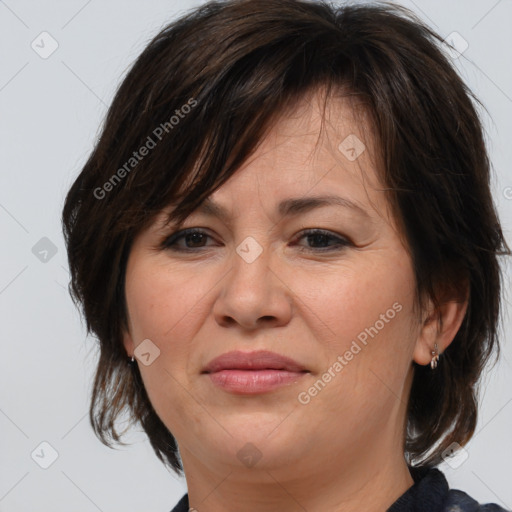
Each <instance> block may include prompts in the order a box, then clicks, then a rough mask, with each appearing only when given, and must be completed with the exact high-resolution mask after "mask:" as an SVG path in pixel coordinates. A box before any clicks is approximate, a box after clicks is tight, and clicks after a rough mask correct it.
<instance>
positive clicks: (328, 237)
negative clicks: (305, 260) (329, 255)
mask: <svg viewBox="0 0 512 512" xmlns="http://www.w3.org/2000/svg"><path fill="white" fill-rule="evenodd" d="M304 238H305V239H307V240H308V242H309V243H312V244H313V245H320V246H323V247H306V248H303V249H301V250H306V251H312V252H327V251H336V250H341V249H343V248H344V247H346V246H349V245H352V244H351V242H349V241H348V240H347V239H345V238H342V237H340V236H337V235H334V234H333V233H331V232H329V231H324V230H322V229H308V230H306V231H304V232H303V233H302V235H301V236H300V237H299V238H298V240H302V239H304ZM329 242H334V243H331V244H329Z"/></svg>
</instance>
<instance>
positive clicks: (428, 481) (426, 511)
mask: <svg viewBox="0 0 512 512" xmlns="http://www.w3.org/2000/svg"><path fill="white" fill-rule="evenodd" d="M409 471H410V473H411V476H412V478H413V480H414V485H412V486H411V487H409V489H407V491H405V493H404V494H402V496H400V497H399V498H398V499H397V500H396V501H395V502H394V503H393V505H391V507H389V508H388V509H387V511H386V512H510V511H507V510H505V509H504V508H502V507H500V506H499V505H495V504H486V505H479V504H478V503H477V502H476V501H475V500H474V499H473V498H471V497H470V496H468V495H467V494H466V493H465V492H463V491H459V490H457V489H449V487H448V482H447V481H446V478H445V476H444V475H443V473H441V471H439V470H438V469H436V468H409ZM188 509H189V505H188V494H185V496H183V498H181V500H180V501H179V503H178V504H177V505H176V507H175V508H173V509H172V511H171V512H188ZM199 512H208V511H207V510H200V511H199Z"/></svg>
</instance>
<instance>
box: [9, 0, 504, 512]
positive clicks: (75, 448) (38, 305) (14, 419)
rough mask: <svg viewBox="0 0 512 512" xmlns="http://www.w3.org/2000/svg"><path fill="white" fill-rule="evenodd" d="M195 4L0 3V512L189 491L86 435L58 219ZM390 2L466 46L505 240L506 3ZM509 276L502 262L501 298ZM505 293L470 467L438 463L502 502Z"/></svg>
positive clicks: (130, 451)
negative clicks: (160, 40) (149, 62)
mask: <svg viewBox="0 0 512 512" xmlns="http://www.w3.org/2000/svg"><path fill="white" fill-rule="evenodd" d="M256 1H257V0H256ZM200 3H202V2H197V1H186V0H183V1H165V0H150V1H146V2H142V1H139V2H135V1H133V0H132V1H127V0H108V1H100V0H89V1H87V0H67V1H64V0H61V1H59V0H47V1H35V0H32V1H27V0H5V1H0V52H1V53H0V59H1V60H0V108H1V110H0V112H1V115H0V141H1V142H0V157H1V160H0V166H1V172H0V176H1V182H0V223H1V235H2V244H1V245H0V257H1V268H0V311H1V323H0V329H1V352H2V353H1V357H0V386H1V387H0V389H1V394H0V433H1V435H0V511H2V512H15V511H16V512H18V511H27V510H39V511H52V512H69V511H70V510H73V511H75V512H94V511H98V510H100V511H104V512H106V511H123V512H135V511H142V510H144V511H145V512H150V511H151V512H168V511H169V510H170V509H171V508H172V507H173V505H174V504H175V503H176V502H177V501H178V499H179V498H180V497H181V496H182V495H183V494H184V492H186V483H185V481H184V479H180V478H177V477H176V476H175V475H174V474H173V473H171V472H169V471H168V470H166V469H165V468H164V466H163V465H162V464H161V463H160V462H159V461H158V460H157V458H156V456H155V455H154V453H153V451H152V449H151V447H150V445H149V442H148V441H147V439H146V437H145V435H143V434H142V433H141V432H140V430H139V431H137V430H135V431H133V432H132V433H131V434H130V435H129V436H128V437H127V441H130V442H132V443H133V444H131V445H129V446H127V447H124V448H121V449H118V450H111V449H109V448H107V447H105V446H103V445H102V444H101V443H100V442H99V441H98V440H97V439H96V437H95V436H94V434H93V432H92V429H91V427H90V425H89V421H88V417H87V411H88V406H89V395H90V387H91V378H92V375H93V370H94V366H95V361H96V357H97V352H96V348H95V341H94V340H93V339H92V338H88V337H86V336H85V331H84V328H83V325H82V324H81V320H80V317H79V313H78V311H77V310H76V309H75V307H74V305H73V304H72V302H71V299H70V297H69V295H68V292H67V284H68V281H69V273H68V270H67V258H66V253H65V247H64V242H63V237H62V233H61V226H60V215H61V209H62V205H63V199H64V196H65V193H66V191H67V189H68V188H69V186H70V185H71V183H72V182H73V180H74V178H75V177H76V175H77V174H78V172H79V170H80V169H81V167H82V165H83V164H84V163H85V161H86V158H87V156H88V154H89V152H90V151H91V149H92V147H93V144H94V142H95V139H96V138H97V137H98V134H99V128H100V126H101V123H102V120H103V117H104V115H105V113H106V110H107V107H108V105H109V104H110V102H111V100H112V97H113V94H114V92H115V89H116V87H117V86H118V84H119V82H120V81H121V79H122V78H123V77H124V75H125V73H126V71H127V69H128V67H129V66H130V64H131V63H132V62H133V61H134V59H135V58H136V57H137V56H138V55H139V54H140V52H141V51H142V50H143V49H144V47H145V45H146V44H147V43H148V42H149V40H150V39H151V38H152V36H154V35H155V34H156V32H157V31H158V30H159V29H160V28H162V27H163V26H164V25H165V24H166V23H168V22H169V21H171V20H172V19H173V18H175V17H176V16H177V15H178V14H180V13H183V12H184V11H185V10H188V9H189V8H191V7H193V6H195V5H199V4H200ZM400 3H401V4H402V5H404V6H406V7H409V8H410V9H412V10H413V11H414V12H416V13H417V14H418V15H419V16H420V17H421V18H422V19H424V20H425V21H426V22H427V23H428V24H429V25H430V26H431V27H432V28H434V29H435V30H436V31H437V32H438V33H439V34H440V35H441V36H442V37H443V38H445V37H449V38H450V39H449V40H451V41H458V42H457V43H456V44H457V45H459V46H458V48H459V49H461V50H462V49H464V48H465V47H466V45H467V48H465V49H464V51H463V53H462V54H461V55H460V57H458V58H454V62H455V64H456V66H457V68H458V69H459V71H460V73H461V74H462V76H463V78H464V79H465V80H466V82H467V83H468V84H469V85H470V87H471V88H472V89H473V90H474V91H475V93H476V94H477V96H478V97H479V98H480V99H481V100H482V101H483V103H484V104H485V106H486V108H487V110H488V112H489V114H490V115H489V116H487V115H485V117H484V120H485V123H486V130H487V134H488V139H489V147H490V151H491V157H492V161H493V165H494V170H495V174H494V176H493V191H494V194H495V198H496V203H497V206H498V209H499V212H500V216H501V219H502V222H503V226H504V228H505V232H506V236H507V239H508V241H509V244H510V241H511V237H510V229H511V226H512V174H511V170H510V164H511V162H512V144H511V141H512V71H511V70H512V66H511V62H510V49H511V48H512V31H511V30H510V27H511V24H512V2H511V1H510V0H472V1H467V0H464V1H462V0H459V1H454V2H447V1H446V0H432V1H427V0H415V1H414V2H413V1H407V0H404V1H402V2H400ZM43 32H46V33H47V34H42V33H43ZM454 32H456V33H457V34H456V35H455V36H454V35H453V33H454ZM41 34H42V35H41ZM450 34H452V35H450ZM454 38H455V39H454ZM57 45H58V47H57ZM55 47H56V49H55ZM52 51H53V53H52ZM454 57H455V55H454ZM511 268H512V267H511V265H510V263H507V265H506V272H507V281H506V283H505V286H506V288H507V291H508V290H510V283H511V279H510V276H511ZM506 298H507V301H506V302H505V305H504V322H503V324H502V332H503V334H504V335H503V338H502V342H503V356H502V359H501V361H500V363H499V364H498V365H497V366H495V367H494V369H493V370H492V372H491V373H489V374H488V375H486V376H485V378H484V382H483V385H482V400H481V401H482V405H481V416H480V418H479V423H478V427H477V433H476V435H475V437H474V438H473V440H472V441H471V442H470V443H469V444H468V445H467V446H466V453H465V457H464V458H465V459H466V460H464V461H462V460H459V462H457V463H452V466H454V467H451V466H450V465H448V464H446V463H443V465H442V466H441V469H442V470H443V471H444V472H445V474H446V476H447V478H448V480H449V483H450V485H451V486H452V487H455V488H460V489H463V490H464V491H466V492H468V493H469V494H470V495H472V496H473V497H475V498H476V499H477V500H479V501H481V502H489V501H491V502H496V503H499V504H501V505H502V506H504V507H506V508H509V509H512V485H511V483H512V480H511V478H512V471H511V470H510V465H511V462H512V436H511V433H512V428H511V427H512V372H511V369H512V364H511V362H512V339H511V338H512V336H511V334H510V333H511V320H510V310H511V308H510V294H509V295H507V297H506ZM41 443H48V444H41ZM46 465H48V467H47V468H46V469H45V468H44V467H42V466H46Z"/></svg>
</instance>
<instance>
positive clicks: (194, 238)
mask: <svg viewBox="0 0 512 512" xmlns="http://www.w3.org/2000/svg"><path fill="white" fill-rule="evenodd" d="M207 238H211V237H210V235H208V233H206V231H203V230H201V229H197V228H190V229H185V230H183V231H178V232H177V233H174V234H172V235H171V236H169V237H167V238H166V239H165V240H164V241H163V243H162V249H171V250H173V251H189V250H193V249H196V248H202V247H205V246H204V245H202V243H203V242H205V241H206V239H207ZM182 240H183V241H184V242H185V247H183V246H180V245H179V244H178V242H179V241H182Z"/></svg>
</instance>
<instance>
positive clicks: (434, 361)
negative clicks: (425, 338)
mask: <svg viewBox="0 0 512 512" xmlns="http://www.w3.org/2000/svg"><path fill="white" fill-rule="evenodd" d="M431 354H432V359H431V361H430V368H431V369H432V370H434V369H436V368H437V363H438V361H439V351H438V349H437V343H434V350H432V352H431Z"/></svg>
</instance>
